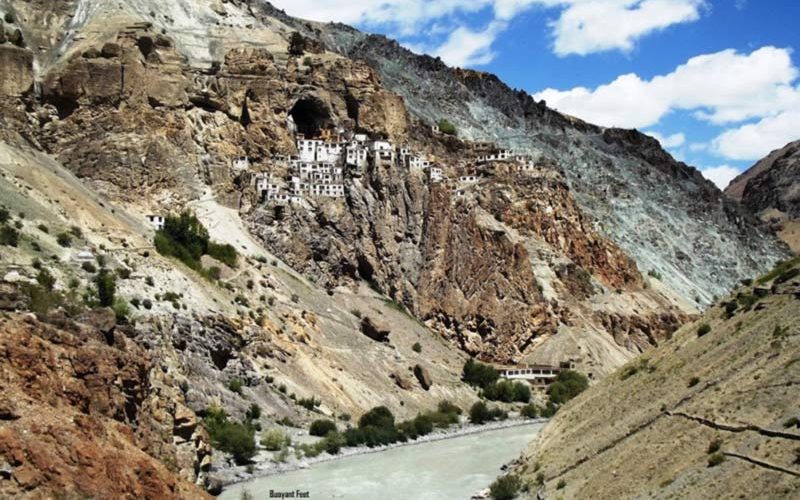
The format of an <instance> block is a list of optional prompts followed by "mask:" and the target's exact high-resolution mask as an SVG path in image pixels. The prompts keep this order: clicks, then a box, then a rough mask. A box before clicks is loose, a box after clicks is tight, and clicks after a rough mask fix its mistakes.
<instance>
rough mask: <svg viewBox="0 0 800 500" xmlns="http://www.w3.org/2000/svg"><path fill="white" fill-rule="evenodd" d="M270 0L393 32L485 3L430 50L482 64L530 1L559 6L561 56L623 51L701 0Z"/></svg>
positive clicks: (556, 30) (692, 14) (556, 42)
mask: <svg viewBox="0 0 800 500" xmlns="http://www.w3.org/2000/svg"><path fill="white" fill-rule="evenodd" d="M272 3H273V4H274V5H275V6H276V7H278V8H282V9H285V10H286V11H287V13H289V14H291V15H294V16H298V17H302V18H306V19H312V20H315V21H323V22H326V21H339V22H344V23H350V24H357V23H363V24H365V25H368V26H384V27H388V28H389V29H390V30H394V33H392V34H393V35H395V36H399V37H404V36H412V35H430V34H431V32H432V31H431V30H430V29H426V27H428V26H430V25H437V23H439V22H440V21H442V20H449V21H453V19H452V18H458V17H460V16H463V15H465V14H475V13H478V12H481V11H483V10H485V9H490V10H491V12H492V15H493V19H492V20H491V21H490V22H489V23H488V24H487V28H486V29H484V30H477V31H476V30H473V29H471V28H468V27H465V26H464V25H463V23H460V22H451V24H452V25H453V26H454V27H453V30H454V31H453V32H452V33H451V34H450V37H449V38H448V40H447V41H446V42H445V43H444V45H442V46H441V47H439V49H435V50H433V51H432V52H434V53H435V52H437V51H439V52H444V53H448V54H450V53H453V54H454V55H453V57H452V58H453V60H456V61H458V60H463V61H477V62H474V63H473V64H482V63H483V64H485V62H488V61H489V60H491V44H492V43H493V42H494V39H495V38H496V37H497V35H498V34H499V33H500V32H502V31H503V30H505V28H506V27H507V26H508V23H509V22H510V21H511V20H512V19H513V18H515V17H516V16H517V15H519V14H520V13H522V12H524V11H526V10H528V9H531V8H533V7H540V8H546V9H557V10H558V11H559V14H558V17H557V18H556V19H555V20H553V21H552V22H550V23H549V28H550V30H551V36H552V38H553V50H554V52H555V53H556V54H558V55H562V56H564V55H569V54H579V55H586V54H590V53H594V52H601V51H608V50H617V49H618V50H623V51H629V50H631V49H632V48H633V47H634V45H635V43H636V41H638V40H639V39H641V38H642V37H644V36H646V35H648V34H650V33H653V32H656V31H658V30H661V29H664V28H667V27H669V26H672V25H675V24H680V23H687V22H692V21H696V20H697V19H699V18H700V15H701V11H702V10H703V7H704V5H705V4H706V0H470V1H463V0H351V1H343V0H272ZM441 26H442V25H441V24H439V25H438V26H437V27H441ZM436 31H437V30H433V32H436ZM460 39H461V40H464V41H465V43H467V44H477V45H479V46H480V47H478V48H477V49H475V50H474V51H473V52H474V53H473V54H466V55H464V54H459V53H457V52H458V51H456V49H455V47H454V45H453V44H455V43H457V41H458V40H460ZM448 44H450V45H448ZM417 46H420V45H419V44H417Z"/></svg>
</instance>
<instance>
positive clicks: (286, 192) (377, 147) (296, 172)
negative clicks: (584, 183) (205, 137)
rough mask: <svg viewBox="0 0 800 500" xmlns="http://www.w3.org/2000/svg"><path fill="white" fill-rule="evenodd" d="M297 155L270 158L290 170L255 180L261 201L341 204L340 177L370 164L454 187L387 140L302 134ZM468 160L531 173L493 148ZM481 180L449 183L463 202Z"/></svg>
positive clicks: (484, 147)
mask: <svg viewBox="0 0 800 500" xmlns="http://www.w3.org/2000/svg"><path fill="white" fill-rule="evenodd" d="M296 145H297V155H296V156H292V157H288V158H287V157H275V158H273V161H274V162H276V163H284V164H285V165H287V166H288V167H289V174H288V175H287V176H286V177H285V178H283V179H278V178H275V177H274V176H273V175H272V174H259V175H257V176H256V190H257V192H258V193H259V194H260V195H261V197H262V200H264V201H267V202H271V203H276V204H298V203H302V202H303V201H304V200H305V199H306V198H308V197H323V198H343V197H344V196H345V188H344V177H345V172H347V174H348V175H351V176H352V177H360V176H361V175H362V173H363V172H364V169H366V168H367V166H368V165H370V164H372V165H374V166H376V167H379V168H380V167H390V166H395V165H397V166H401V167H403V168H406V169H408V170H410V171H420V172H424V173H425V174H426V177H427V179H428V180H429V182H431V183H439V182H453V181H450V180H449V179H448V178H447V177H446V176H445V173H444V171H443V169H442V167H441V166H439V165H437V164H436V163H435V162H434V161H432V160H431V159H430V158H428V157H426V156H424V155H421V154H419V153H418V152H415V151H413V150H412V149H411V148H410V147H408V146H399V147H397V146H395V145H394V144H392V143H391V142H390V141H387V140H380V139H377V140H370V139H369V138H368V137H367V135H366V134H352V135H351V136H349V137H348V138H344V137H343V136H342V134H341V133H339V134H337V135H336V136H335V137H334V136H333V133H331V132H328V131H326V132H324V133H323V135H322V137H320V138H314V139H307V138H306V137H305V136H303V135H302V134H298V135H297V136H296ZM470 148H471V152H472V154H471V157H470V160H469V162H468V163H463V164H462V166H461V168H459V170H462V169H465V170H466V169H467V168H468V164H471V165H472V166H474V165H485V164H487V163H492V162H506V163H513V164H515V167H513V168H514V170H515V171H520V172H524V171H529V170H535V169H536V166H535V164H534V162H533V161H532V160H531V158H530V157H527V156H522V155H514V153H513V152H512V151H510V150H508V149H498V148H497V147H495V145H494V144H492V143H471V145H470ZM245 162H246V159H240V160H237V162H236V166H237V167H239V168H242V167H243V166H245V165H247V166H249V163H245ZM480 180H481V177H480V176H478V175H477V174H474V173H464V174H463V175H461V176H459V177H457V178H455V179H454V182H453V183H454V184H456V186H455V189H454V191H453V192H454V193H455V194H456V195H457V196H463V194H464V190H463V189H464V188H465V187H467V186H469V185H474V184H476V183H478V182H480Z"/></svg>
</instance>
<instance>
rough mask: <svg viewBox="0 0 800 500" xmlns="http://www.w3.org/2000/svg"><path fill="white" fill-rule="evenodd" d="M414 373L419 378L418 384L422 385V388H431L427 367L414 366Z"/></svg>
mask: <svg viewBox="0 0 800 500" xmlns="http://www.w3.org/2000/svg"><path fill="white" fill-rule="evenodd" d="M414 375H415V376H416V377H417V380H419V385H421V386H422V388H423V389H425V390H426V391H427V390H428V389H430V388H431V386H432V385H433V380H432V379H431V375H430V373H428V369H427V368H425V367H424V366H422V365H416V366H414Z"/></svg>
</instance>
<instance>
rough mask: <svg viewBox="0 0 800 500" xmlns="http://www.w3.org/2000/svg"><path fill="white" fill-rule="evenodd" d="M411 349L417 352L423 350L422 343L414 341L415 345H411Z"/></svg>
mask: <svg viewBox="0 0 800 500" xmlns="http://www.w3.org/2000/svg"><path fill="white" fill-rule="evenodd" d="M411 350H412V351H414V352H416V353H420V352H422V345H420V343H419V342H414V345H412V346H411Z"/></svg>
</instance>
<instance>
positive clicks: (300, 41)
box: [289, 31, 306, 56]
mask: <svg viewBox="0 0 800 500" xmlns="http://www.w3.org/2000/svg"><path fill="white" fill-rule="evenodd" d="M305 52H306V39H305V37H304V36H303V35H301V34H300V32H299V31H295V32H293V33H292V36H291V38H289V55H293V56H302V55H303V54H305Z"/></svg>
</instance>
